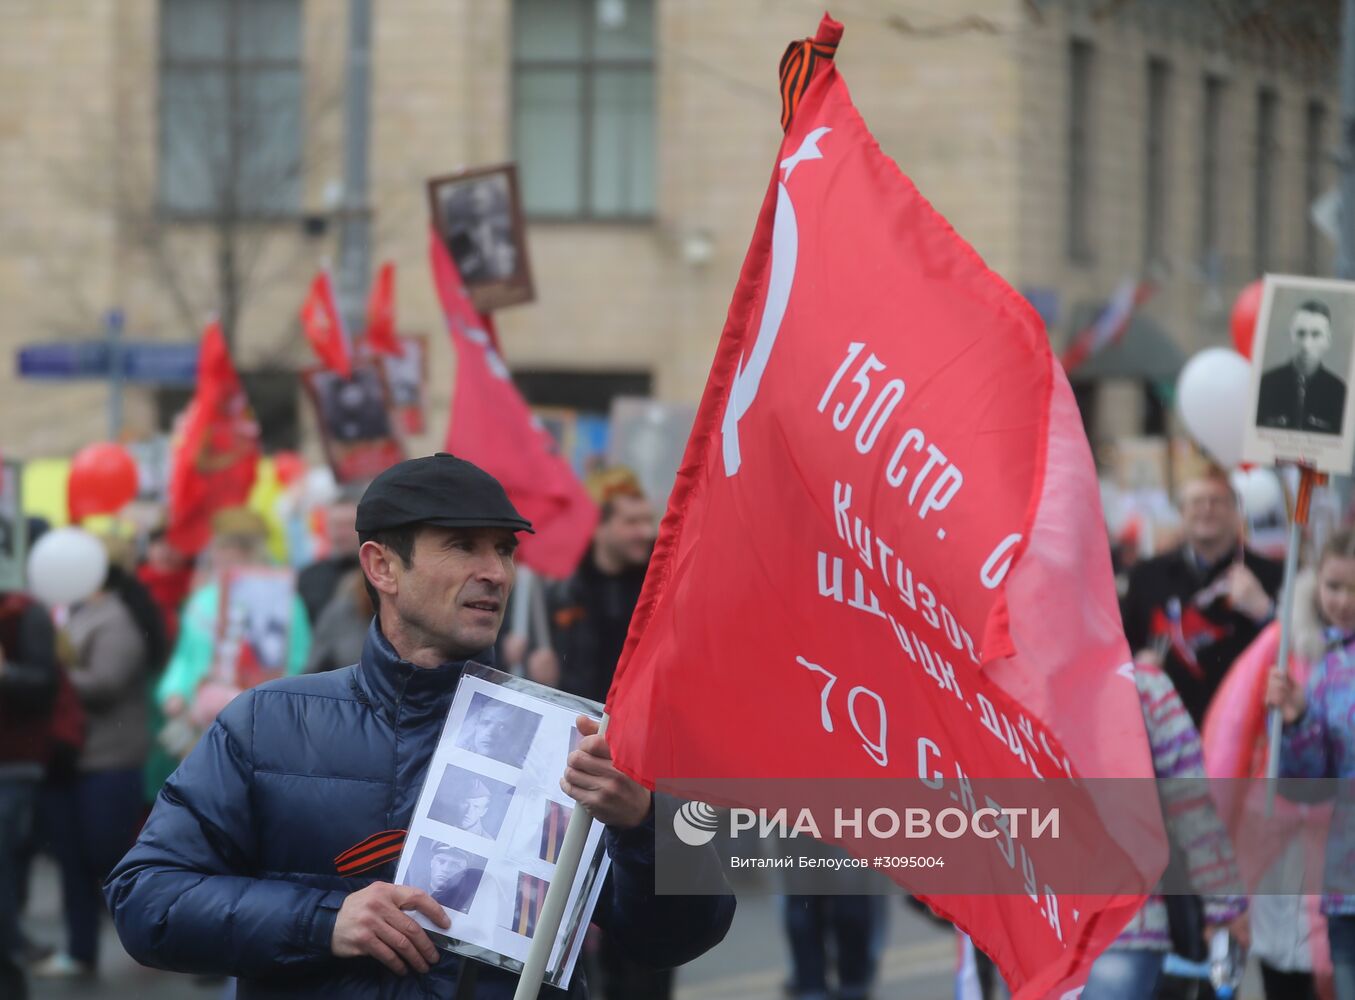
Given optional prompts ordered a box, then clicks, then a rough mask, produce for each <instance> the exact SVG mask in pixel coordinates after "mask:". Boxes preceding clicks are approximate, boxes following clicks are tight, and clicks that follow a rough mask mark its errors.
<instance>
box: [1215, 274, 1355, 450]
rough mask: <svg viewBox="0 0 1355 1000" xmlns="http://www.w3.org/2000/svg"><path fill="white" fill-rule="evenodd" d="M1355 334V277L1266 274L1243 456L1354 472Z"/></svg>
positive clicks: (1257, 329)
mask: <svg viewBox="0 0 1355 1000" xmlns="http://www.w3.org/2000/svg"><path fill="white" fill-rule="evenodd" d="M1353 341H1355V283H1351V282H1344V281H1332V280H1328V279H1319V278H1304V277H1293V276H1287V275H1274V274H1271V275H1266V278H1265V284H1264V286H1263V291H1262V298H1261V309H1260V312H1259V314H1258V317H1257V323H1256V334H1255V337H1254V339H1253V342H1252V359H1251V361H1252V382H1251V386H1252V396H1251V401H1250V406H1249V408H1248V411H1247V412H1249V414H1250V416H1251V419H1250V420H1249V421H1248V426H1247V428H1246V432H1245V434H1244V437H1243V456H1242V457H1243V459H1244V460H1245V461H1249V462H1254V463H1256V464H1259V465H1273V464H1275V463H1277V462H1303V463H1305V464H1309V465H1313V466H1314V467H1316V468H1317V469H1318V470H1319V471H1326V472H1338V473H1345V472H1349V470H1350V453H1351V442H1350V441H1347V440H1345V439H1346V438H1347V437H1349V436H1351V432H1350V430H1349V428H1348V424H1349V423H1350V421H1349V420H1348V419H1347V409H1348V407H1347V402H1348V400H1349V396H1350V394H1349V392H1348V391H1347V387H1348V386H1349V384H1350V380H1351V377H1352V372H1351V368H1352V364H1353V363H1355V344H1353V343H1352V342H1353Z"/></svg>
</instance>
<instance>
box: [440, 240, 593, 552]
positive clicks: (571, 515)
mask: <svg viewBox="0 0 1355 1000" xmlns="http://www.w3.org/2000/svg"><path fill="white" fill-rule="evenodd" d="M428 248H429V257H430V261H431V264H432V268H433V283H434V285H435V286H436V287H437V291H438V298H439V300H441V302H442V309H443V312H444V313H445V315H446V317H447V332H448V333H449V334H450V335H451V338H452V347H453V349H454V350H455V351H456V388H455V390H454V392H453V395H452V413H451V421H450V423H449V424H448V427H447V450H448V451H450V452H452V453H453V454H455V455H457V456H458V457H460V458H464V459H466V460H467V461H469V462H474V463H475V464H476V465H478V466H480V468H482V469H484V470H485V471H486V472H488V473H489V474H490V475H492V476H494V478H496V479H497V480H498V481H499V482H501V483H502V484H503V487H504V489H505V490H507V492H508V496H509V499H511V500H512V501H513V506H515V507H516V508H517V509H518V511H519V512H520V513H521V514H522V516H523V517H525V518H527V520H529V521H531V522H532V527H533V528H534V529H535V531H536V533H535V534H529V535H523V536H522V540H521V545H520V547H519V549H518V554H519V556H520V557H521V559H522V561H523V562H524V563H525V564H526V565H528V566H530V567H531V568H532V569H534V570H536V571H537V572H539V573H542V574H544V575H545V576H550V577H557V578H563V577H566V576H569V575H570V574H571V573H573V572H574V570H575V569H576V568H577V567H578V565H579V561H580V560H581V559H582V558H583V554H584V552H585V550H586V549H587V548H588V545H589V543H590V542H591V541H592V538H593V529H594V528H595V527H597V521H598V508H597V505H596V504H595V503H593V501H592V499H591V498H590V497H589V496H588V493H587V491H586V490H584V488H583V484H582V483H580V482H579V479H578V477H577V476H575V475H574V470H573V469H571V468H570V467H569V464H568V463H567V462H566V461H565V460H564V459H563V458H561V457H560V455H558V454H557V453H556V451H555V446H554V440H553V439H552V438H551V436H550V432H549V431H547V430H546V429H545V428H544V427H543V426H542V425H541V423H540V421H538V420H537V419H536V417H535V416H534V415H533V414H532V411H531V410H530V409H529V408H528V407H527V402H526V400H524V399H523V398H522V396H521V394H520V393H519V392H518V390H517V388H516V387H515V386H514V385H513V380H512V378H511V377H510V375H509V372H508V366H507V365H506V364H504V361H503V358H502V357H500V356H499V352H498V351H497V350H495V347H494V344H493V341H492V340H491V338H490V335H489V333H488V332H487V331H486V329H485V324H484V321H483V319H482V318H481V316H480V314H479V313H478V312H476V310H475V307H474V306H472V305H471V302H470V297H469V296H468V295H467V294H466V287H465V285H464V284H462V282H461V275H460V274H458V273H457V270H456V264H455V263H454V262H453V261H452V258H451V255H450V254H448V253H447V248H446V247H445V246H444V245H443V243H442V240H441V239H440V238H439V237H438V235H437V233H436V232H431V233H430V235H429V241H428Z"/></svg>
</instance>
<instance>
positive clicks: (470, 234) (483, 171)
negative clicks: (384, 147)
mask: <svg viewBox="0 0 1355 1000" xmlns="http://www.w3.org/2000/svg"><path fill="white" fill-rule="evenodd" d="M428 207H429V212H430V213H431V216H432V220H433V228H434V230H435V231H436V232H437V234H438V235H439V236H440V237H441V238H442V243H443V245H444V246H445V247H446V248H447V252H448V253H449V254H450V255H451V258H452V260H453V261H455V262H456V267H457V270H458V271H459V272H460V273H461V280H462V282H464V283H465V285H466V291H467V292H468V293H469V295H470V298H471V302H472V304H473V305H474V306H475V308H476V309H478V310H479V311H480V312H482V313H488V312H492V311H493V310H495V309H502V308H504V307H505V306H515V305H519V304H521V303H523V302H531V301H532V300H533V299H534V298H535V297H536V291H535V288H534V287H533V285H532V269H531V265H530V264H529V262H528V259H527V230H526V226H525V224H524V222H523V216H522V202H521V200H520V199H519V197H518V174H517V167H516V166H515V165H514V164H511V163H502V164H497V165H495V166H490V167H477V168H475V169H473V170H463V171H461V172H459V173H455V174H448V175H446V176H443V177H434V178H432V179H431V180H430V181H429V182H428Z"/></svg>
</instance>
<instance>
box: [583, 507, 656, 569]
mask: <svg viewBox="0 0 1355 1000" xmlns="http://www.w3.org/2000/svg"><path fill="white" fill-rule="evenodd" d="M611 507H612V509H611V514H610V516H609V517H608V518H607V520H605V521H603V522H602V523H601V524H599V525H598V528H597V534H596V536H595V540H596V542H597V546H598V548H599V549H600V550H601V551H603V552H604V553H606V554H607V555H608V557H609V558H610V559H611V560H613V561H615V562H619V563H621V564H622V565H624V566H646V565H648V563H649V556H650V553H652V552H653V551H654V535H655V531H654V508H653V506H652V505H651V504H650V502H649V501H648V500H647V499H645V498H644V497H628V496H619V497H615V498H613V500H612V502H611Z"/></svg>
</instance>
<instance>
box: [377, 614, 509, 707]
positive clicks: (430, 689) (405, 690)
mask: <svg viewBox="0 0 1355 1000" xmlns="http://www.w3.org/2000/svg"><path fill="white" fill-rule="evenodd" d="M468 663H479V664H483V665H484V666H487V667H492V666H494V649H493V647H490V648H489V649H486V650H484V651H482V652H480V653H477V654H475V656H473V657H471V658H470V659H466V660H452V661H450V662H448V663H443V664H441V665H439V666H437V667H433V668H431V669H430V668H428V667H416V666H415V665H414V664H412V663H410V662H409V661H408V660H403V659H401V658H400V654H399V653H397V652H396V651H395V647H394V646H392V645H391V644H390V641H389V640H388V639H387V638H386V637H385V635H384V634H382V632H381V626H380V624H378V622H377V619H376V618H373V619H372V623H371V625H369V626H368V627H367V639H366V641H365V642H364V643H363V647H362V659H361V660H359V661H358V669H357V670H356V671H355V673H354V675H353V676H354V681H353V683H354V685H355V686H356V687H357V688H358V691H359V693H360V694H361V695H362V697H363V699H364V700H365V701H367V702H368V703H369V704H371V705H372V707H373V708H376V709H377V710H378V711H380V712H381V713H382V714H383V715H385V716H386V717H387V719H388V720H389V721H390V722H391V723H392V724H394V723H395V722H396V721H397V720H399V721H405V720H409V719H413V718H424V717H426V716H429V715H445V714H446V713H447V709H448V708H449V707H450V706H451V703H452V695H453V694H454V693H455V691H456V685H457V683H458V682H459V681H460V680H461V671H462V670H463V669H464V668H465V666H466V665H467V664H468Z"/></svg>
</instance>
